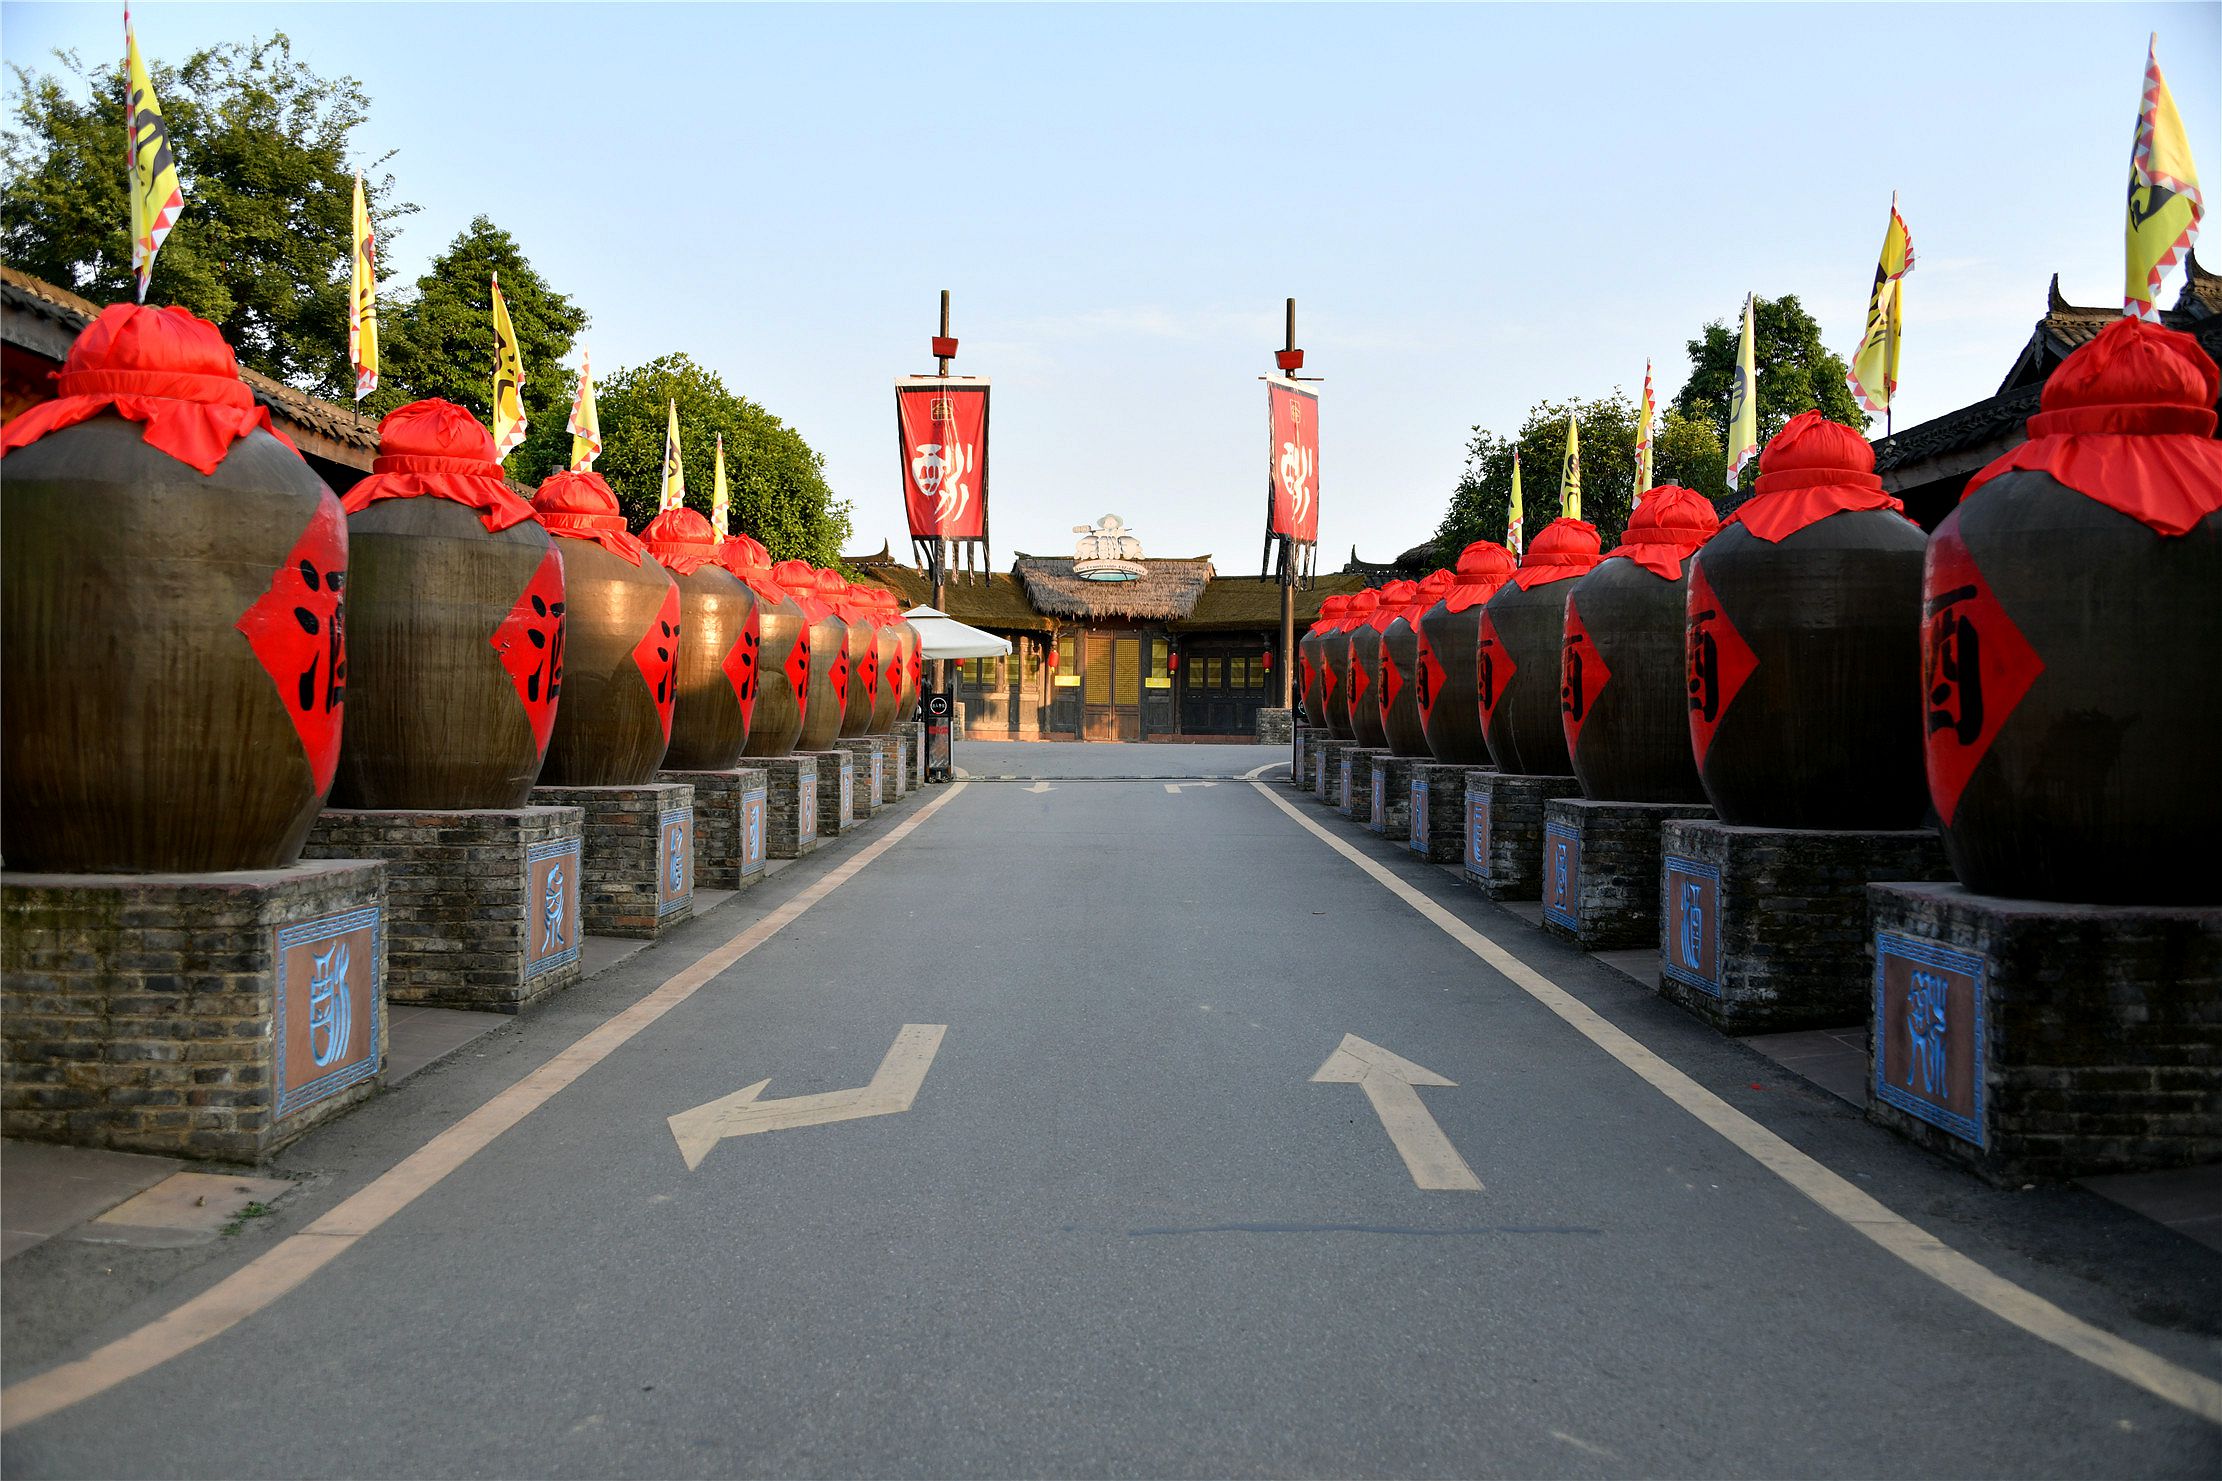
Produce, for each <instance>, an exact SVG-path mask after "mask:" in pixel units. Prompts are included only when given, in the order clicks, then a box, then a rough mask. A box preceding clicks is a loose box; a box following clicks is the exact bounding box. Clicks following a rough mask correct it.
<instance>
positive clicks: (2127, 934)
mask: <svg viewBox="0 0 2222 1481" xmlns="http://www.w3.org/2000/svg"><path fill="white" fill-rule="evenodd" d="M1866 899H1867V904H1868V906H1869V908H1870V910H1871V912H1872V921H1873V925H1872V935H1871V938H1870V939H1871V941H1872V943H1873V953H1874V964H1873V969H1872V974H1871V976H1870V979H1869V993H1870V996H1869V1005H1870V1006H1869V1011H1870V1013H1871V1014H1872V1017H1871V1018H1870V1020H1869V1021H1870V1023H1871V1024H1872V1025H1873V1031H1872V1032H1871V1033H1870V1034H1869V1035H1868V1102H1867V1116H1868V1119H1869V1120H1871V1121H1876V1122H1880V1123H1881V1124H1882V1125H1885V1126H1888V1127H1890V1128H1891V1129H1892V1130H1894V1131H1897V1132H1899V1133H1900V1134H1901V1135H1903V1136H1906V1137H1907V1138H1909V1139H1911V1140H1913V1141H1916V1142H1919V1143H1920V1144H1921V1145H1923V1146H1925V1147H1927V1148H1929V1149H1930V1150H1931V1151H1933V1152H1936V1153H1938V1154H1940V1155H1942V1156H1944V1157H1948V1158H1950V1159H1952V1160H1953V1161H1955V1162H1959V1163H1963V1164H1965V1165H1966V1166H1968V1167H1970V1168H1972V1169H1974V1170H1975V1171H1976V1172H1977V1173H1979V1174H1981V1175H1982V1176H1983V1177H1985V1178H1988V1179H1990V1180H1991V1181H1993V1182H1998V1183H2017V1184H2018V1183H2020V1182H2023V1181H2026V1180H2027V1179H2029V1178H2033V1177H2035V1178H2073V1177H2081V1176H2083V1175H2085V1174H2088V1173H2114V1172H2146V1171H2152V1170H2156V1169H2159V1168H2167V1167H2187V1166H2193V1165H2197V1164H2200V1163H2206V1162H2215V1161H2222V906H2204V907H2196V908H2178V909H2162V908H2157V907H2155V908H2148V907H2142V906H2134V905H2129V906H2114V905H2063V904H2058V903H2056V902H2053V901H2044V900H2001V899H1997V898H1995V897H1992V896H1988V895H1973V894H1969V893H1968V892H1967V890H1966V889H1965V888H1964V887H1962V886H1960V885H1957V884H1877V885H1870V886H1869V887H1868V888H1867V890H1866Z"/></svg>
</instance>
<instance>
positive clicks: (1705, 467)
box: [1651, 404, 1728, 499]
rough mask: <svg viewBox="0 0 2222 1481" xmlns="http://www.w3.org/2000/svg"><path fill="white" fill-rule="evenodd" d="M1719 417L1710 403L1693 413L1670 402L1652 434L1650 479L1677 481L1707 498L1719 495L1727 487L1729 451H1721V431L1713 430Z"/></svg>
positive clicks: (1666, 481) (1659, 482)
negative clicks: (1727, 452)
mask: <svg viewBox="0 0 2222 1481" xmlns="http://www.w3.org/2000/svg"><path fill="white" fill-rule="evenodd" d="M1719 420H1720V419H1719V418H1718V417H1717V416H1716V415H1715V413H1714V411H1713V408H1712V406H1711V405H1710V404H1701V405H1700V407H1699V410H1698V411H1697V413H1696V414H1694V415H1693V414H1691V413H1688V412H1685V411H1683V410H1682V409H1681V408H1680V407H1678V406H1671V405H1670V406H1668V407H1667V409H1666V413H1665V415H1663V416H1661V417H1660V418H1659V425H1658V429H1657V430H1656V431H1655V432H1654V433H1653V434H1652V446H1651V474H1652V478H1651V481H1652V482H1653V483H1654V484H1668V483H1676V484H1680V485H1681V486H1682V487H1683V488H1686V489H1695V490H1696V491H1697V492H1698V493H1701V494H1703V495H1704V496H1705V497H1706V498H1708V499H1718V498H1720V497H1721V495H1722V494H1723V493H1724V492H1725V490H1726V479H1727V477H1728V455H1727V454H1726V453H1724V452H1722V451H1721V440H1720V434H1719V433H1718V432H1716V431H1714V430H1713V429H1714V427H1715V426H1716V425H1718V423H1719Z"/></svg>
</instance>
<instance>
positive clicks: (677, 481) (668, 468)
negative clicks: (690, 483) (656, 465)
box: [656, 401, 687, 514]
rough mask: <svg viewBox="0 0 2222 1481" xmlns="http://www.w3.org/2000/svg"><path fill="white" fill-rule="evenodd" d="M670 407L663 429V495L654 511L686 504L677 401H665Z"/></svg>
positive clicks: (685, 483) (680, 506) (685, 472)
mask: <svg viewBox="0 0 2222 1481" xmlns="http://www.w3.org/2000/svg"><path fill="white" fill-rule="evenodd" d="M666 405H668V406H669V407H670V408H671V422H670V425H669V426H668V427H666V428H665V430H664V483H663V495H662V497H661V498H660V499H658V501H657V503H656V512H657V513H659V514H661V513H662V512H663V511H664V510H666V509H684V508H686V506H687V465H686V463H685V462H684V460H683V459H682V458H681V457H680V453H679V403H678V402H677V401H671V402H667V403H666Z"/></svg>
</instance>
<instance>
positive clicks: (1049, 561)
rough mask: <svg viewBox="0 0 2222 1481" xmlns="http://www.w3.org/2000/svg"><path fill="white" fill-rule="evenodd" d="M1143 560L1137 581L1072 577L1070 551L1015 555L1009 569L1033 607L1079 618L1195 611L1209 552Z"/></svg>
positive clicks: (1165, 617) (1149, 617)
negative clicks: (1143, 570)
mask: <svg viewBox="0 0 2222 1481" xmlns="http://www.w3.org/2000/svg"><path fill="white" fill-rule="evenodd" d="M1142 564H1143V565H1144V566H1145V567H1147V568H1148V571H1149V574H1148V575H1146V576H1144V577H1142V578H1141V579H1140V580H1139V581H1089V580H1087V579H1085V578H1084V577H1080V576H1075V575H1074V574H1073V573H1072V566H1073V558H1072V557H1071V556H1069V555H1020V556H1019V557H1018V558H1017V559H1016V560H1015V561H1013V562H1012V563H1011V569H1012V571H1013V572H1014V573H1015V574H1016V575H1017V577H1018V579H1019V580H1020V581H1021V582H1023V583H1024V584H1025V587H1026V595H1027V598H1028V599H1029V600H1030V601H1032V603H1033V604H1034V609H1035V610H1036V611H1039V612H1046V613H1048V614H1049V615H1050V616H1052V617H1069V618H1072V619H1074V620H1075V621H1080V622H1101V621H1104V620H1106V619H1117V618H1128V619H1132V620H1137V621H1142V622H1169V621H1177V620H1179V619H1181V618H1184V617H1186V616H1187V615H1188V614H1189V613H1190V612H1191V611H1193V610H1194V608H1195V606H1196V599H1197V598H1198V597H1200V596H1202V595H1203V594H1204V588H1205V587H1206V586H1207V585H1209V584H1210V582H1211V577H1212V570H1211V557H1210V556H1208V555H1205V556H1195V557H1191V558H1187V559H1179V560H1145V561H1143V562H1142ZM1276 610H1277V609H1276ZM1276 620H1278V619H1277V618H1276Z"/></svg>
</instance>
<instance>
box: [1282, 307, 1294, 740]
mask: <svg viewBox="0 0 2222 1481" xmlns="http://www.w3.org/2000/svg"><path fill="white" fill-rule="evenodd" d="M1287 339H1288V342H1287V344H1286V345H1285V346H1284V348H1287V349H1291V350H1293V349H1295V348H1296V300H1295V299H1293V298H1292V299H1290V300H1289V301H1288V336H1287ZM1290 373H1291V374H1294V372H1293V371H1292V372H1290ZM1295 658H1296V549H1295V547H1294V545H1293V544H1292V543H1290V542H1287V541H1284V542H1282V545H1281V658H1280V670H1281V708H1282V709H1284V710H1288V711H1290V716H1289V723H1290V724H1291V725H1293V724H1295V714H1294V711H1295V709H1296V667H1295Z"/></svg>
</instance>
